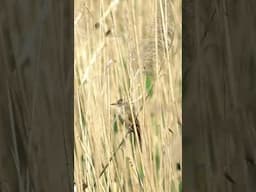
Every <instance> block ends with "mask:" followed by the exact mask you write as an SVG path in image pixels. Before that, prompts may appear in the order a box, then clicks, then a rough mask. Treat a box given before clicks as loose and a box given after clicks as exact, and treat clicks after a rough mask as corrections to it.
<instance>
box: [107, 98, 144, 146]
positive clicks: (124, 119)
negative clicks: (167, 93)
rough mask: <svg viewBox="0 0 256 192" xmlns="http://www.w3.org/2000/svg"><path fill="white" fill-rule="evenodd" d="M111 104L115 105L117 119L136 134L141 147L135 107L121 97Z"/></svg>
mask: <svg viewBox="0 0 256 192" xmlns="http://www.w3.org/2000/svg"><path fill="white" fill-rule="evenodd" d="M111 105H112V106H115V108H116V112H117V115H118V119H119V121H120V122H121V123H122V124H124V125H125V127H126V129H127V130H128V131H129V132H131V133H134V134H137V136H138V140H139V144H140V147H142V139H141V128H140V123H139V120H138V118H137V115H136V112H135V107H134V106H133V105H131V104H130V103H129V102H125V101H124V100H123V99H122V98H121V99H119V100H118V101H117V102H115V103H111ZM133 119H134V120H133Z"/></svg>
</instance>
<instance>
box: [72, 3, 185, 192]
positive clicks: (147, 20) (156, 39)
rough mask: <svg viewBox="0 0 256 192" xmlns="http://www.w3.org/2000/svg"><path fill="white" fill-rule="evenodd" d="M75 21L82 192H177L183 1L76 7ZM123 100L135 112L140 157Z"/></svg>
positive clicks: (77, 160) (77, 147) (77, 177)
mask: <svg viewBox="0 0 256 192" xmlns="http://www.w3.org/2000/svg"><path fill="white" fill-rule="evenodd" d="M166 3H167V4H166ZM74 19H75V85H74V87H75V109H74V110H75V154H74V159H75V173H74V177H75V183H76V188H77V191H78V192H81V191H83V190H84V191H159V192H161V191H171V192H176V191H179V190H180V189H179V188H180V185H181V171H180V170H178V169H177V164H178V163H179V164H181V127H180V122H181V0H149V1H143V0H136V1H135V0H131V1H128V0H127V1H121V0H120V1H119V0H113V1H110V0H86V1H85V0H84V1H83V0H75V18H74ZM119 98H124V99H125V100H127V101H129V102H131V103H133V104H134V105H135V107H136V109H137V111H138V119H139V121H140V125H141V132H142V133H141V134H142V150H139V148H137V147H136V146H134V142H131V140H130V137H125V135H126V133H127V130H126V129H125V127H124V125H122V124H121V123H120V122H119V121H118V120H117V119H116V118H115V117H116V111H115V110H114V109H113V108H112V107H111V105H110V104H111V103H113V102H115V101H116V100H118V99H119ZM122 141H123V142H122ZM120 143H121V144H120Z"/></svg>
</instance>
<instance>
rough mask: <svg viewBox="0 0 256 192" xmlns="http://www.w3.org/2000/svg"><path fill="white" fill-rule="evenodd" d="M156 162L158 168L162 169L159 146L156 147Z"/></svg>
mask: <svg viewBox="0 0 256 192" xmlns="http://www.w3.org/2000/svg"><path fill="white" fill-rule="evenodd" d="M155 162H156V170H157V171H158V172H159V170H160V152H159V148H158V147H157V148H156V154H155Z"/></svg>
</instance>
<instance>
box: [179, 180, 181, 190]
mask: <svg viewBox="0 0 256 192" xmlns="http://www.w3.org/2000/svg"><path fill="white" fill-rule="evenodd" d="M179 192H182V181H181V182H180V184H179Z"/></svg>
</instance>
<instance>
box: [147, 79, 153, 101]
mask: <svg viewBox="0 0 256 192" xmlns="http://www.w3.org/2000/svg"><path fill="white" fill-rule="evenodd" d="M146 91H147V95H148V96H149V97H152V95H153V76H152V75H149V74H147V75H146Z"/></svg>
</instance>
